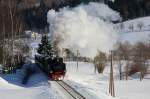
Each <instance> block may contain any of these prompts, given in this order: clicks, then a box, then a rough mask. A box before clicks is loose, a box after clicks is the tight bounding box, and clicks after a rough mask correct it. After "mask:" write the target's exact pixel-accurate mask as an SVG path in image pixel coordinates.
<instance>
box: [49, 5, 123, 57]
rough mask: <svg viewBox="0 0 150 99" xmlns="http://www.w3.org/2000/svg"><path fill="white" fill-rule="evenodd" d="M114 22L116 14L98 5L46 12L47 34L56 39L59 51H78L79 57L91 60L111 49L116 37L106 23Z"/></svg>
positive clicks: (111, 27)
mask: <svg viewBox="0 0 150 99" xmlns="http://www.w3.org/2000/svg"><path fill="white" fill-rule="evenodd" d="M118 19H120V16H119V14H118V13H117V12H115V11H113V10H111V9H110V8H109V7H108V6H106V5H105V4H100V3H89V4H88V5H80V6H78V7H75V8H72V9H71V8H63V9H60V11H59V12H56V11H54V10H50V11H49V12H48V22H49V24H50V26H49V28H50V34H51V37H52V38H53V40H55V39H58V38H59V39H60V42H59V47H60V48H69V49H72V50H73V51H75V50H79V51H80V54H81V55H82V56H86V57H91V58H93V57H94V56H95V55H96V54H97V51H98V50H100V51H103V52H107V51H108V50H110V49H112V47H113V44H114V43H115V42H116V40H117V36H118V33H117V32H116V31H115V30H114V29H113V24H111V23H110V22H108V21H106V20H109V21H110V20H118ZM104 20H105V21H104Z"/></svg>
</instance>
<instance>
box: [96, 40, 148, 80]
mask: <svg viewBox="0 0 150 99" xmlns="http://www.w3.org/2000/svg"><path fill="white" fill-rule="evenodd" d="M116 46H117V47H116V49H115V50H113V61H114V62H115V64H116V65H117V66H118V71H119V79H120V80H122V79H123V78H125V79H126V80H127V79H128V76H132V75H133V74H135V73H139V75H140V76H139V78H140V80H142V79H143V78H144V76H145V75H146V74H147V73H149V71H148V68H149V66H150V63H149V60H150V52H149V51H150V42H148V43H145V42H138V43H136V44H130V43H129V42H124V43H121V42H118V43H117V44H116ZM110 56H111V55H110V54H106V53H103V52H99V53H98V54H97V56H96V57H95V58H94V64H95V66H96V67H95V68H96V69H97V70H98V72H99V73H103V70H104V68H105V66H106V65H108V62H109V61H110Z"/></svg>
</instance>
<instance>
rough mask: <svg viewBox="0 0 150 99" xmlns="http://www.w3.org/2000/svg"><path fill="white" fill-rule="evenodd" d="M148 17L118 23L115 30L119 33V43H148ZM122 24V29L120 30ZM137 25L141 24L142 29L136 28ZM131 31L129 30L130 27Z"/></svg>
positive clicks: (149, 37) (149, 23)
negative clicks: (131, 27)
mask: <svg viewBox="0 0 150 99" xmlns="http://www.w3.org/2000/svg"><path fill="white" fill-rule="evenodd" d="M149 20H150V17H142V18H137V19H133V20H128V21H125V22H123V23H118V24H116V25H115V28H116V29H118V30H119V31H120V37H119V41H120V42H126V41H127V42H129V43H131V44H135V43H137V42H149V40H150V21H149ZM121 24H122V28H121ZM138 24H142V27H141V29H140V27H138ZM131 25H132V26H133V29H130V28H129V27H130V26H131Z"/></svg>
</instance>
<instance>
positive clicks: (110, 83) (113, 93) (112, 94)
mask: <svg viewBox="0 0 150 99" xmlns="http://www.w3.org/2000/svg"><path fill="white" fill-rule="evenodd" d="M110 52H111V66H110V79H109V93H110V94H111V96H113V97H115V89H114V78H113V51H112V50H111V51H110Z"/></svg>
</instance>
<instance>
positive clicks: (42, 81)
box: [0, 70, 63, 99]
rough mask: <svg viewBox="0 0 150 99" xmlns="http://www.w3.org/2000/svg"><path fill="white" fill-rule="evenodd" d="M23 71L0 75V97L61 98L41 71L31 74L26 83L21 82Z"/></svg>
mask: <svg viewBox="0 0 150 99" xmlns="http://www.w3.org/2000/svg"><path fill="white" fill-rule="evenodd" d="M23 75H24V74H23V71H22V70H21V71H18V72H17V73H16V74H8V75H2V76H1V77H0V99H63V98H62V97H61V95H59V94H58V93H57V91H55V90H56V89H55V88H54V87H53V86H52V85H51V84H49V83H48V79H47V77H45V75H44V74H43V73H41V72H37V73H35V74H33V75H32V76H31V77H30V79H29V81H28V84H27V85H23V84H21V79H22V77H23Z"/></svg>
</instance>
